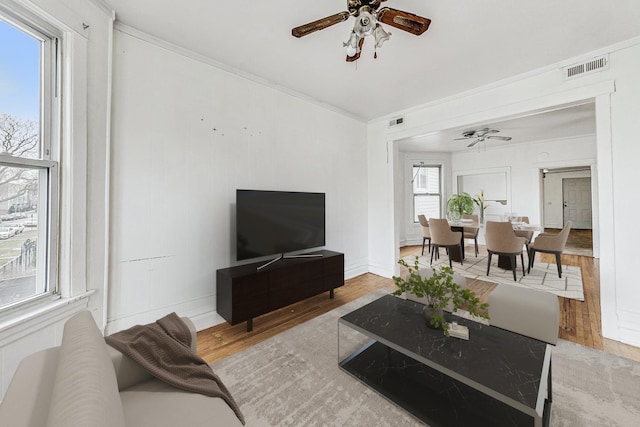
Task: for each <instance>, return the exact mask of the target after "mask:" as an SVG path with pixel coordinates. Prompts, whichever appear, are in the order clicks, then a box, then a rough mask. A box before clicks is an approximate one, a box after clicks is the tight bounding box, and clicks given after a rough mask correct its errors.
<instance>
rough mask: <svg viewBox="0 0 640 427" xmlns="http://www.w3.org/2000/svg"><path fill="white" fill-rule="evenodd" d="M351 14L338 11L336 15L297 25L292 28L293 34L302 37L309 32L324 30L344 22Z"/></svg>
mask: <svg viewBox="0 0 640 427" xmlns="http://www.w3.org/2000/svg"><path fill="white" fill-rule="evenodd" d="M349 16H351V15H349V12H340V13H336V14H335V15H331V16H327V17H326V18H322V19H318V20H317V21H313V22H309V23H308V24H304V25H300V26H299V27H295V28H294V29H292V30H291V35H292V36H294V37H298V38H300V37H303V36H306V35H307V34H311V33H314V32H316V31H320V30H324V29H325V28H327V27H330V26H332V25H335V24H339V23H341V22H344V21H346V20H347V19H349Z"/></svg>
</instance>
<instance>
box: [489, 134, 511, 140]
mask: <svg viewBox="0 0 640 427" xmlns="http://www.w3.org/2000/svg"><path fill="white" fill-rule="evenodd" d="M487 138H491V139H501V140H503V141H511V137H510V136H493V135H489V136H488V137H487Z"/></svg>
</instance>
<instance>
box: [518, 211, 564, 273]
mask: <svg viewBox="0 0 640 427" xmlns="http://www.w3.org/2000/svg"><path fill="white" fill-rule="evenodd" d="M569 231H571V221H567V222H566V223H565V225H564V228H563V229H562V230H561V231H560V232H559V233H540V234H538V236H537V237H536V240H534V241H533V243H532V244H530V245H529V269H528V270H529V271H531V267H533V261H534V259H535V257H536V252H543V253H548V254H554V255H555V256H556V264H557V265H558V277H559V278H562V263H561V262H560V255H562V252H563V251H564V247H565V245H566V244H567V238H568V237H569Z"/></svg>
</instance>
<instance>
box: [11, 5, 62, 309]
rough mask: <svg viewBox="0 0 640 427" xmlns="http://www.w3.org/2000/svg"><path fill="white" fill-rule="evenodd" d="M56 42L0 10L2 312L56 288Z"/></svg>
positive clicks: (37, 29)
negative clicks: (54, 149)
mask: <svg viewBox="0 0 640 427" xmlns="http://www.w3.org/2000/svg"><path fill="white" fill-rule="evenodd" d="M57 46H58V42H57V38H56V37H53V36H51V35H47V34H46V33H45V32H44V31H42V30H40V29H39V28H37V27H36V26H34V25H32V23H28V22H25V21H23V20H20V19H17V18H15V17H13V16H12V15H10V14H9V13H3V11H2V10H0V310H3V309H4V310H6V309H8V308H10V307H14V306H17V305H21V304H24V303H26V302H30V301H33V300H35V299H39V298H40V297H43V296H47V295H51V294H54V293H56V292H57V280H56V276H57V274H56V272H57V256H56V254H57V249H56V245H55V242H56V241H57V226H56V223H57V221H56V220H55V218H57V215H56V212H57V209H58V200H57V194H58V163H57V161H56V159H54V158H52V156H51V153H52V149H51V148H52V144H55V143H56V140H57V138H56V135H55V133H54V131H53V130H52V129H56V128H57V126H56V125H55V120H54V118H55V117H56V116H57V114H56V112H57V110H58V109H57V107H56V97H55V89H56V88H57V82H56V73H55V70H56V63H57Z"/></svg>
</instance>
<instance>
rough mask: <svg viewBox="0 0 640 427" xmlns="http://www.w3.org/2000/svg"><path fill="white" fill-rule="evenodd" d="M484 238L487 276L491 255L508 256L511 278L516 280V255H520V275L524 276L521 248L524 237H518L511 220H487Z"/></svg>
mask: <svg viewBox="0 0 640 427" xmlns="http://www.w3.org/2000/svg"><path fill="white" fill-rule="evenodd" d="M485 239H486V243H487V252H488V253H489V256H488V258H487V276H488V275H489V270H490V269H491V256H492V255H493V254H496V255H498V256H504V257H509V260H510V262H511V271H513V280H514V281H516V280H517V279H516V264H517V262H516V256H518V255H520V262H521V263H522V275H523V276H524V256H523V255H522V250H523V248H524V242H525V238H524V237H518V236H516V234H515V233H514V232H513V226H512V225H511V222H509V221H505V222H497V221H487V224H486V234H485Z"/></svg>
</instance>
